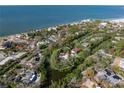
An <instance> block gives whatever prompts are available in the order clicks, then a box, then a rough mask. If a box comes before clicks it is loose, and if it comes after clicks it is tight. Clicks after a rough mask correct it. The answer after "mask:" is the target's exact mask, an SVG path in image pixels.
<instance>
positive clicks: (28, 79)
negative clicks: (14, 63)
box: [21, 71, 37, 84]
mask: <svg viewBox="0 0 124 93" xmlns="http://www.w3.org/2000/svg"><path fill="white" fill-rule="evenodd" d="M36 79H37V74H36V73H35V72H33V71H27V72H26V73H24V76H23V77H22V79H21V81H22V82H23V83H26V84H29V83H32V82H34V81H35V80H36Z"/></svg>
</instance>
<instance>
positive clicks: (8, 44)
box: [3, 41, 12, 48]
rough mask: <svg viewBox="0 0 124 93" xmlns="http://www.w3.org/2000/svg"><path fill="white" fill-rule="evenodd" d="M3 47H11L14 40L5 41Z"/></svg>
mask: <svg viewBox="0 0 124 93" xmlns="http://www.w3.org/2000/svg"><path fill="white" fill-rule="evenodd" d="M3 47H5V48H11V47H12V42H11V41H5V42H4V43H3Z"/></svg>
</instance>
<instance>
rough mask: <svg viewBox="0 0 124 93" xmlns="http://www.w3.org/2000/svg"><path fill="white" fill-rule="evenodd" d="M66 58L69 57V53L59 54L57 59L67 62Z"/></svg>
mask: <svg viewBox="0 0 124 93" xmlns="http://www.w3.org/2000/svg"><path fill="white" fill-rule="evenodd" d="M68 57H69V53H68V52H67V53H60V54H59V58H60V59H64V60H67V59H68Z"/></svg>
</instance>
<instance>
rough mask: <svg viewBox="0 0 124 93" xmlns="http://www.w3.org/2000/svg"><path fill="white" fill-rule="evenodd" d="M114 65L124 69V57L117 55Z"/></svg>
mask: <svg viewBox="0 0 124 93" xmlns="http://www.w3.org/2000/svg"><path fill="white" fill-rule="evenodd" d="M112 65H115V66H119V67H120V68H122V69H124V58H120V57H116V58H115V59H114V62H113V64H112Z"/></svg>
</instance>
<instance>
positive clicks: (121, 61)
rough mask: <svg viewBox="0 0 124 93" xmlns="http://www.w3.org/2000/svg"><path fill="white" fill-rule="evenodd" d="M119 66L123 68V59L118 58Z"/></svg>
mask: <svg viewBox="0 0 124 93" xmlns="http://www.w3.org/2000/svg"><path fill="white" fill-rule="evenodd" d="M120 67H121V68H123V69H124V59H121V60H120Z"/></svg>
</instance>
